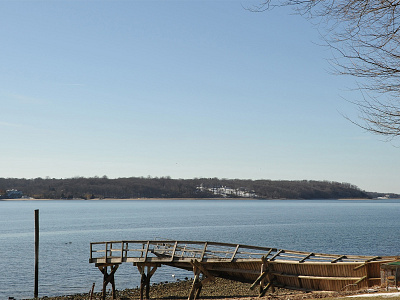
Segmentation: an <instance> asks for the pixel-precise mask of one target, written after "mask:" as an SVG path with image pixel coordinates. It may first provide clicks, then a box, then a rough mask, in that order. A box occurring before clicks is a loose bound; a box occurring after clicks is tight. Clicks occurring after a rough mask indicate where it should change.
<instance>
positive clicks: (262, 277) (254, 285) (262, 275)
mask: <svg viewBox="0 0 400 300" xmlns="http://www.w3.org/2000/svg"><path fill="white" fill-rule="evenodd" d="M268 272H269V269H267V270H266V271H265V272H263V273H262V274H261V275H260V276H258V278H257V279H256V280H255V281H254V282H253V284H252V285H251V286H250V289H251V290H253V289H254V288H255V287H256V285H258V284H259V283H260V282H261V281H262V280H263V279H264V278H265V277H266V276H267V275H268Z"/></svg>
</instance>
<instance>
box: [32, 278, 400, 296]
mask: <svg viewBox="0 0 400 300" xmlns="http://www.w3.org/2000/svg"><path fill="white" fill-rule="evenodd" d="M191 284H192V282H191V280H184V281H177V282H168V283H157V284H153V285H152V286H151V288H150V299H177V300H180V299H187V298H188V295H189V291H190V288H191ZM377 291H378V290H369V291H357V292H354V291H348V292H346V291H343V292H327V291H315V292H302V291H293V290H287V289H281V288H278V289H276V290H275V292H274V293H270V294H266V295H265V296H264V297H262V298H259V297H258V293H257V289H254V290H253V291H252V290H250V284H248V283H240V282H235V281H230V280H226V279H221V278H216V279H215V282H210V283H207V284H205V285H204V287H203V289H202V291H201V295H200V299H219V300H225V299H230V300H255V299H271V300H272V299H274V300H300V299H321V298H327V299H337V298H342V297H346V296H350V295H359V294H363V293H370V294H371V293H372V292H377ZM372 295H373V293H372ZM376 298H377V297H376ZM376 298H374V297H373V298H370V299H376ZM40 299H42V300H88V299H96V300H100V299H101V293H94V294H93V295H92V298H91V295H90V291H89V292H88V293H84V294H76V295H64V296H57V297H41V298H40ZM106 299H108V300H110V299H112V295H111V288H108V289H107V297H106ZM117 299H119V300H131V299H132V300H133V299H140V290H139V289H138V288H135V289H125V290H118V291H117ZM391 299H395V300H396V299H397V300H398V299H400V297H399V296H397V297H391Z"/></svg>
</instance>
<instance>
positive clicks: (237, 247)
mask: <svg viewBox="0 0 400 300" xmlns="http://www.w3.org/2000/svg"><path fill="white" fill-rule="evenodd" d="M239 247H240V245H236V248H235V251H234V252H233V254H232V257H231V262H232V261H233V260H234V259H235V256H236V253H237V252H238V250H239Z"/></svg>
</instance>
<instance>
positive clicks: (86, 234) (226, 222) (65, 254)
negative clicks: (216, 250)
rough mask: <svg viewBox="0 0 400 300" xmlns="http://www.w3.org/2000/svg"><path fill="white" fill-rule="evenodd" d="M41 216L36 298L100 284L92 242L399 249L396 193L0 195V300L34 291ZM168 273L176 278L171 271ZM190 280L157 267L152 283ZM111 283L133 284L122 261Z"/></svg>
mask: <svg viewBox="0 0 400 300" xmlns="http://www.w3.org/2000/svg"><path fill="white" fill-rule="evenodd" d="M35 209H39V215H40V251H39V297H43V296H57V295H65V294H75V293H82V292H88V291H89V290H90V289H91V287H92V284H93V283H95V291H100V290H101V286H102V274H101V272H100V271H99V270H98V269H97V268H96V267H95V266H94V264H89V244H90V242H98V241H111V240H114V241H115V240H153V239H171V240H193V241H212V242H226V243H234V244H236V243H238V244H245V245H257V246H264V247H274V248H280V249H288V250H299V251H308V252H318V253H331V254H354V255H374V256H375V255H377V256H378V255H380V256H382V255H400V238H399V237H400V200H398V199H390V200H354V201H353V200H101V201H84V200H82V201H80V200H54V201H38V200H34V201H0V270H1V272H0V299H6V298H8V297H14V298H16V299H25V298H32V297H33V289H34V210H35ZM172 275H174V276H172ZM185 277H189V278H190V277H192V273H191V272H187V271H182V270H177V269H174V268H171V267H164V266H163V267H161V268H159V269H158V270H157V271H156V273H155V275H154V276H153V277H152V282H161V281H169V282H171V281H175V280H181V279H184V278H185ZM115 281H116V287H117V289H120V290H121V289H125V288H134V287H136V286H138V285H139V284H140V275H139V272H138V270H137V269H136V267H133V266H132V265H131V264H122V265H121V267H120V268H119V269H118V270H117V272H116V275H115Z"/></svg>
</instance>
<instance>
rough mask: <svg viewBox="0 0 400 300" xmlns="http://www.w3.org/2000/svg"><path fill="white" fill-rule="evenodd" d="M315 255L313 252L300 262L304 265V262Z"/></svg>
mask: <svg viewBox="0 0 400 300" xmlns="http://www.w3.org/2000/svg"><path fill="white" fill-rule="evenodd" d="M313 255H314V253H313V252H311V253H310V254H308V255H307V256H306V257H304V258H302V259H300V260H299V262H300V263H302V262H304V261H305V260H307V259H309V258H310V257H311V256H313Z"/></svg>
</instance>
